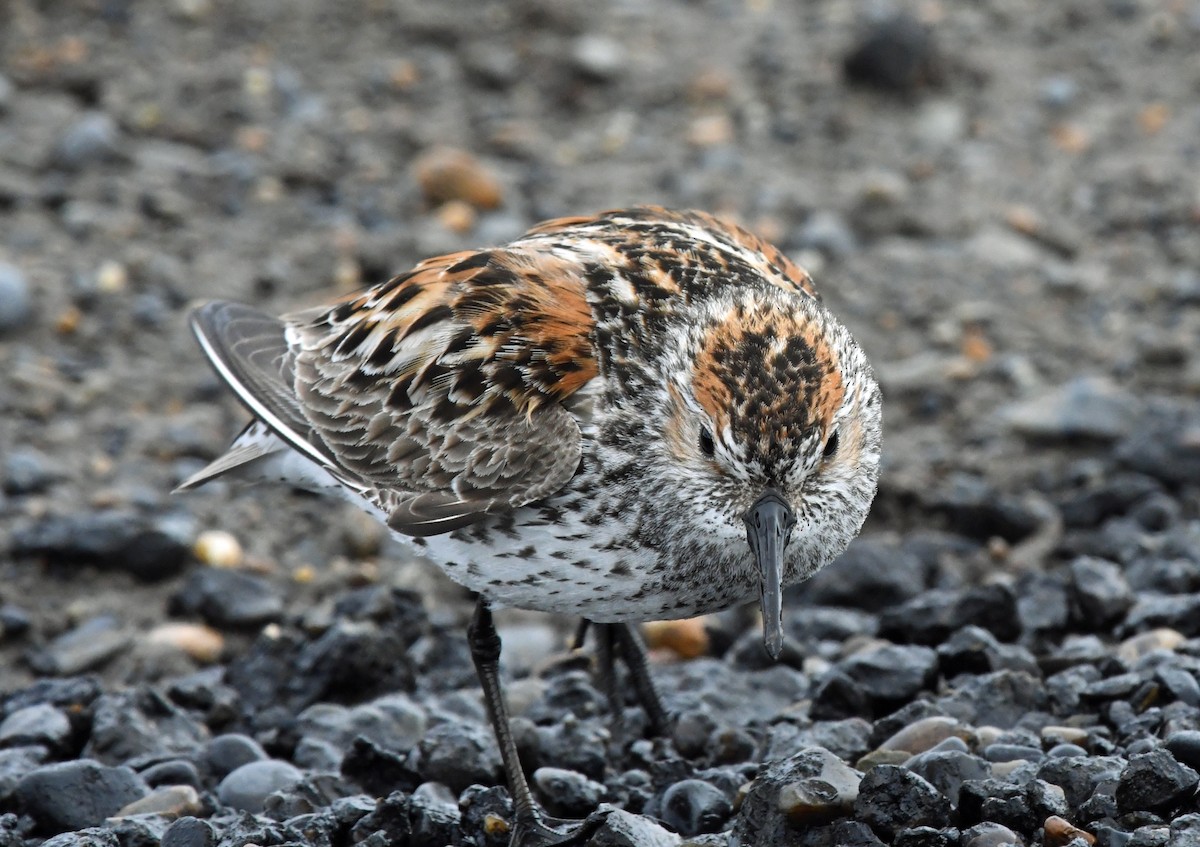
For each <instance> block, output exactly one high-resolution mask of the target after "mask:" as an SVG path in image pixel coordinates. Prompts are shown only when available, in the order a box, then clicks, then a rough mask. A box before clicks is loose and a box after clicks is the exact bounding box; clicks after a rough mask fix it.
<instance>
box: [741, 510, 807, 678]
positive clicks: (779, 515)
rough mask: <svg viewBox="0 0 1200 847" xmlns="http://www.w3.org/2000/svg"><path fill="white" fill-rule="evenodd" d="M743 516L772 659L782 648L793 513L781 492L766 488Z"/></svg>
mask: <svg viewBox="0 0 1200 847" xmlns="http://www.w3.org/2000/svg"><path fill="white" fill-rule="evenodd" d="M742 520H743V521H745V523H746V541H748V542H749V543H750V551H751V552H752V553H753V554H754V558H755V559H757V560H758V573H759V583H758V590H759V597H760V599H761V601H762V616H763V646H764V647H766V648H767V652H768V653H769V654H770V655H771V658H772V659H778V658H779V654H780V653H781V652H782V651H783V549H784V548H785V547H787V543H788V539H789V538H791V535H792V527H794V526H795V525H796V513H795V512H793V511H792V507H791V506H789V505H788V503H787V501H786V500H784V499H783V495H782V494H780V493H779V492H778V491H776V490H775V489H773V488H768V489H767V490H766V491H764V492H763V495H762V496H761V497H759V498H758V500H757V502H755V504H754V505H753V506H751V507H750V508H749V509H748V510H746V514H744V515H742Z"/></svg>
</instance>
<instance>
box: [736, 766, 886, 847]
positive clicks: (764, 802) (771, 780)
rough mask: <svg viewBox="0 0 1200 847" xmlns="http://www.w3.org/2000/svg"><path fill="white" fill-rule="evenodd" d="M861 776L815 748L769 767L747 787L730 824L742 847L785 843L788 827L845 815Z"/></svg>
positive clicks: (850, 806) (851, 803)
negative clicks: (744, 845) (735, 817)
mask: <svg viewBox="0 0 1200 847" xmlns="http://www.w3.org/2000/svg"><path fill="white" fill-rule="evenodd" d="M861 780H862V775H861V774H860V773H858V771H856V770H854V769H853V768H851V767H849V766H848V765H847V764H846V763H845V762H843V761H842V760H841V759H839V758H837V757H836V756H834V755H833V754H831V753H830V752H829V751H827V750H822V749H821V748H819V747H814V748H810V749H808V750H802V751H800V752H799V753H797V754H795V755H794V756H790V757H789V758H787V759H783V760H781V761H777V762H772V763H771V764H769V765H768V766H767V767H766V768H765V769H764V770H763V771H762V772H761V773H760V774H759V775H758V776H757V778H756V779H755V780H754V782H753V783H752V784H751V786H750V789H749V791H748V792H747V794H746V796H745V799H744V800H743V802H742V807H741V810H740V812H739V814H738V816H737V819H736V821H735V823H734V828H733V831H734V834H735V836H736V837H738V838H740V839H741V840H742V842H743V843H746V844H775V843H786V839H787V838H788V837H789V836H788V833H789V832H790V831H791V827H792V826H793V825H795V826H808V825H811V824H814V823H823V822H826V821H829V820H832V819H834V818H836V817H839V816H842V815H845V814H847V813H849V812H850V811H851V810H852V809H853V808H854V802H855V800H856V799H857V798H858V786H859V782H860V781H861Z"/></svg>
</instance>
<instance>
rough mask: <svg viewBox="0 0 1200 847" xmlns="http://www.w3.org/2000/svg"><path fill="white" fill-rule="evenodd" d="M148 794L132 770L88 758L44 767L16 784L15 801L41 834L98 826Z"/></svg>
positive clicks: (144, 784) (143, 784)
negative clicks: (111, 766) (106, 765)
mask: <svg viewBox="0 0 1200 847" xmlns="http://www.w3.org/2000/svg"><path fill="white" fill-rule="evenodd" d="M146 793H147V787H146V783H144V782H143V781H142V780H141V778H140V777H139V776H138V775H137V774H136V773H134V772H133V771H132V770H131V769H129V768H125V767H120V768H109V767H105V766H104V765H101V764H100V763H99V762H96V761H93V760H91V759H76V760H74V761H70V762H60V763H57V764H53V765H46V766H44V767H41V768H38V769H37V770H35V771H33V772H31V773H29V774H27V775H25V776H24V777H23V778H22V779H21V781H20V782H18V783H17V787H16V790H15V794H16V798H17V802H18V803H19V804H20V807H21V809H22V810H23V811H24V813H25V814H27V815H29V816H30V817H31V818H33V819H34V821H35V822H36V824H37V826H38V829H39V830H41V831H42V832H44V833H54V832H65V831H67V830H72V829H83V828H84V827H88V826H99V825H100V824H102V823H104V819H105V818H107V817H109V816H110V815H113V814H114V813H116V811H117V810H118V809H120V808H121V807H122V806H125V805H126V804H128V803H132V802H133V801H134V800H137V799H140V798H141V797H143V796H145V794H146Z"/></svg>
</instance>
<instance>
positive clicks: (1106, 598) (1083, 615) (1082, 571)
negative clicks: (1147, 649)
mask: <svg viewBox="0 0 1200 847" xmlns="http://www.w3.org/2000/svg"><path fill="white" fill-rule="evenodd" d="M1071 581H1072V583H1073V584H1074V588H1075V604H1076V611H1077V614H1076V618H1077V623H1079V624H1081V625H1082V626H1084V627H1086V628H1087V629H1092V630H1102V631H1107V630H1110V629H1111V628H1112V624H1113V623H1115V622H1116V621H1118V620H1120V618H1121V617H1123V616H1124V615H1125V613H1126V612H1127V611H1129V608H1130V607H1131V606H1132V605H1133V604H1134V600H1135V598H1134V595H1133V591H1131V590H1130V588H1129V583H1128V582H1126V581H1125V574H1124V573H1123V572H1122V571H1121V569H1120V568H1119V567H1117V565H1115V564H1113V563H1112V562H1107V561H1105V560H1104V559H1097V558H1094V557H1091V556H1081V557H1080V558H1078V559H1076V560H1075V561H1073V562H1071Z"/></svg>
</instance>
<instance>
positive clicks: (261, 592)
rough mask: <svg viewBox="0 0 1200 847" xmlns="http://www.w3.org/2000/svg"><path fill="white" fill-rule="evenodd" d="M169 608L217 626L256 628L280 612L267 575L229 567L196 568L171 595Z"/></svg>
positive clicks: (279, 601)
mask: <svg viewBox="0 0 1200 847" xmlns="http://www.w3.org/2000/svg"><path fill="white" fill-rule="evenodd" d="M171 612H172V613H173V614H176V615H199V616H200V617H202V618H204V620H205V621H207V622H208V623H210V624H212V625H213V626H217V627H228V628H231V629H238V628H256V627H260V626H262V625H263V624H265V623H269V622H271V621H273V620H278V618H279V617H280V615H282V614H283V599H282V598H281V597H280V596H279V591H278V589H277V588H276V587H275V585H274V584H273V583H272V582H271V581H270V580H267V579H263V578H262V577H259V576H255V575H254V574H249V573H245V572H244V571H236V570H231V569H229V568H209V567H206V568H197V569H196V570H194V571H192V572H191V573H190V574H188V578H187V581H186V582H185V583H184V585H183V587H182V588H181V589H180V590H179V593H177V594H176V595H175V596H174V597H172V598H171Z"/></svg>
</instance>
